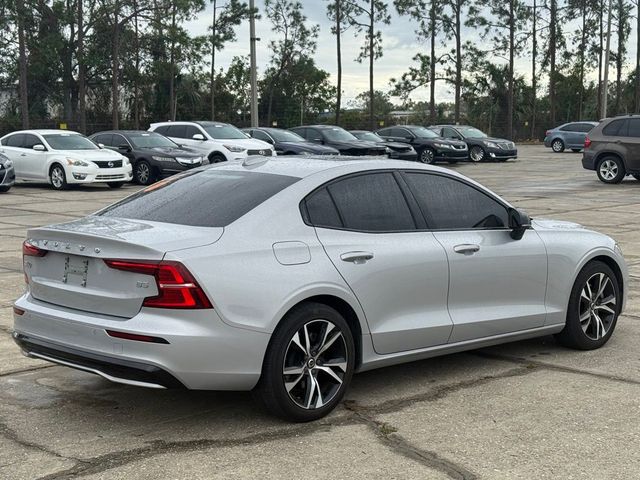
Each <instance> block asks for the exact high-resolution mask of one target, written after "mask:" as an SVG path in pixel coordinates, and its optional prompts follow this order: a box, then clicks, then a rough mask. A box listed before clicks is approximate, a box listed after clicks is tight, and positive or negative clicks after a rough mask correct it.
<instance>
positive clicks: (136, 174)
mask: <svg viewBox="0 0 640 480" xmlns="http://www.w3.org/2000/svg"><path fill="white" fill-rule="evenodd" d="M133 180H134V182H136V183H138V184H140V185H150V184H152V183H153V182H154V181H155V175H154V173H153V170H152V169H151V165H149V162H147V161H146V160H140V161H138V162H136V164H135V166H134V167H133Z"/></svg>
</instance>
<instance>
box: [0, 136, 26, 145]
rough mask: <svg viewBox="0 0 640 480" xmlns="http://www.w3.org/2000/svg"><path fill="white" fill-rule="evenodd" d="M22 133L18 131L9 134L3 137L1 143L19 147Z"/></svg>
mask: <svg viewBox="0 0 640 480" xmlns="http://www.w3.org/2000/svg"><path fill="white" fill-rule="evenodd" d="M23 138H24V134H22V133H18V134H17V135H11V136H10V137H7V138H5V139H4V141H3V142H2V144H3V145H4V146H6V147H21V146H22V139H23Z"/></svg>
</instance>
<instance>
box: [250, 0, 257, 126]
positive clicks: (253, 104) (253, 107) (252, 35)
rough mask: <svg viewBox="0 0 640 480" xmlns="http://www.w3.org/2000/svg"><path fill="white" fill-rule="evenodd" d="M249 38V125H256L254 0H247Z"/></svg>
mask: <svg viewBox="0 0 640 480" xmlns="http://www.w3.org/2000/svg"><path fill="white" fill-rule="evenodd" d="M249 9H250V10H251V13H250V15H249V38H250V42H251V45H250V47H251V48H250V55H251V126H252V127H254V128H255V127H257V126H258V71H257V67H256V42H257V41H258V40H259V38H256V13H255V12H256V8H255V0H250V1H249Z"/></svg>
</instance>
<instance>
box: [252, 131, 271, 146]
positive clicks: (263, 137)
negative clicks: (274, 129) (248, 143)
mask: <svg viewBox="0 0 640 480" xmlns="http://www.w3.org/2000/svg"><path fill="white" fill-rule="evenodd" d="M252 136H253V138H257V139H258V140H263V141H265V142H268V143H272V140H271V138H270V137H269V135H267V134H266V133H264V132H261V131H260V130H254V131H253V135H252Z"/></svg>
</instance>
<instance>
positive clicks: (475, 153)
mask: <svg viewBox="0 0 640 480" xmlns="http://www.w3.org/2000/svg"><path fill="white" fill-rule="evenodd" d="M486 156H487V154H486V152H485V151H484V148H482V147H481V146H479V145H474V146H473V147H471V149H470V150H469V160H471V161H472V162H474V163H479V162H484V161H485V160H486Z"/></svg>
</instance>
